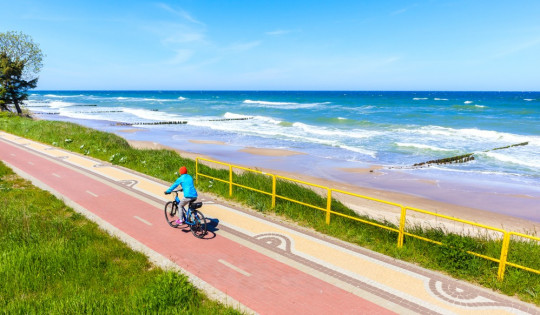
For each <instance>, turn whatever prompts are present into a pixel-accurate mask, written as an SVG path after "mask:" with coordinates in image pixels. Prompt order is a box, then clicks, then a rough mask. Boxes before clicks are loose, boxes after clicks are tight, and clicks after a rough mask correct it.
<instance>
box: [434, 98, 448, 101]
mask: <svg viewBox="0 0 540 315" xmlns="http://www.w3.org/2000/svg"><path fill="white" fill-rule="evenodd" d="M434 100H436V101H448V99H447V98H438V97H436V98H434Z"/></svg>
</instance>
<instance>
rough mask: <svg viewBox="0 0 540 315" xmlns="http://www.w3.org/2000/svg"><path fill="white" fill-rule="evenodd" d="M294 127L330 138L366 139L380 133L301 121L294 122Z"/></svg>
mask: <svg viewBox="0 0 540 315" xmlns="http://www.w3.org/2000/svg"><path fill="white" fill-rule="evenodd" d="M292 125H293V127H296V128H298V129H301V130H302V131H304V132H306V133H308V134H312V135H319V136H326V137H329V138H335V137H341V138H354V139H365V138H369V137H372V136H374V135H378V134H380V132H377V131H370V132H368V131H365V130H339V129H336V128H327V127H319V126H312V125H307V124H304V123H301V122H295V123H293V124H292Z"/></svg>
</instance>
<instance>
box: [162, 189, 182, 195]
mask: <svg viewBox="0 0 540 315" xmlns="http://www.w3.org/2000/svg"><path fill="white" fill-rule="evenodd" d="M179 191H184V190H183V189H182V188H180V189H177V190H173V191H171V192H170V193H175V194H177V195H178V192H179ZM164 193H165V195H168V194H170V193H167V191H165V192H164Z"/></svg>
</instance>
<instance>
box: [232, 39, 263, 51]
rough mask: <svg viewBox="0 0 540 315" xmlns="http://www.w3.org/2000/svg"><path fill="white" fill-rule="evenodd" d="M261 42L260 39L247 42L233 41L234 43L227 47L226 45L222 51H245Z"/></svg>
mask: <svg viewBox="0 0 540 315" xmlns="http://www.w3.org/2000/svg"><path fill="white" fill-rule="evenodd" d="M261 43H262V41H260V40H256V41H251V42H247V43H235V44H232V45H231V46H229V47H226V48H225V49H224V51H232V52H242V51H247V50H251V49H253V48H255V47H257V46H259V45H260V44H261Z"/></svg>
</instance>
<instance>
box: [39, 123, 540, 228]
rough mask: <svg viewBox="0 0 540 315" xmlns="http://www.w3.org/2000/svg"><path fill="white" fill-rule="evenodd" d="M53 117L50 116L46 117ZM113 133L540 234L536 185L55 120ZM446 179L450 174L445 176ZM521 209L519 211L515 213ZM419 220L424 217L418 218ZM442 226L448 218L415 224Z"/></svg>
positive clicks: (381, 214)
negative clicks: (510, 185)
mask: <svg viewBox="0 0 540 315" xmlns="http://www.w3.org/2000/svg"><path fill="white" fill-rule="evenodd" d="M45 118H49V117H45ZM53 120H62V121H70V122H74V123H78V124H81V125H85V126H87V127H90V128H94V129H98V130H102V131H106V132H111V133H114V134H116V135H118V136H121V137H123V138H124V139H126V140H127V141H130V142H131V143H138V144H136V145H138V147H140V148H153V149H157V148H167V149H172V150H176V151H178V152H180V153H181V155H182V156H185V157H188V158H191V159H195V158H196V157H203V158H206V159H210V160H216V161H221V162H224V163H230V164H234V165H239V166H243V167H247V168H252V169H257V170H263V171H265V172H268V173H273V174H277V175H281V176H285V177H292V178H295V179H299V180H302V181H307V182H312V183H315V184H319V185H321V186H327V187H331V188H334V189H342V190H346V191H350V192H352V193H357V194H360V195H364V196H369V197H373V198H378V199H383V200H388V201H392V202H395V203H399V204H402V205H404V206H408V207H414V208H419V209H423V210H427V211H433V212H436V213H440V214H445V215H449V216H453V217H458V218H460V219H465V220H469V221H472V222H478V223H481V224H486V225H489V226H492V227H495V228H501V227H502V228H504V229H509V230H514V231H516V232H526V233H528V234H531V233H532V234H536V233H537V232H536V231H539V230H540V208H539V205H540V193H537V190H538V189H536V190H535V188H534V187H532V188H531V189H530V190H529V191H523V190H521V189H522V188H523V187H522V186H520V187H517V188H516V189H514V188H512V189H508V187H506V186H505V187H502V188H504V189H499V188H500V187H493V186H492V185H491V184H490V183H489V182H474V183H470V180H469V179H468V178H458V181H452V180H451V179H449V178H447V177H445V176H440V177H439V176H431V177H430V176H422V175H423V173H422V170H414V172H412V171H410V170H406V169H405V170H403V169H388V168H386V167H384V166H381V165H372V164H370V163H362V162H358V161H354V162H348V161H343V160H334V159H329V158H321V157H317V156H312V155H310V154H305V153H304V154H298V153H303V152H300V151H298V150H296V149H295V148H284V147H279V148H257V147H253V146H250V144H249V143H245V144H244V145H234V144H231V143H229V142H227V141H223V140H222V139H219V138H216V137H215V136H214V135H213V134H212V133H205V134H193V133H189V132H182V131H177V130H163V129H157V128H143V127H136V126H124V127H122V126H116V125H115V124H114V123H112V122H111V121H100V120H89V119H74V118H68V117H58V116H57V117H54V119H53ZM444 175H446V174H444ZM348 204H349V205H350V206H351V208H355V206H356V207H357V208H356V209H354V210H356V211H357V212H358V213H364V212H365V213H367V214H368V215H370V216H371V217H373V218H382V219H386V220H388V221H390V222H392V223H396V222H397V219H396V218H397V217H398V216H397V215H396V213H397V211H395V210H380V211H375V212H374V211H373V210H371V209H370V207H366V206H357V205H355V204H354V202H351V203H348ZM516 209H517V210H518V211H516ZM409 217H410V218H412V217H413V216H412V215H411V216H408V218H409ZM415 217H417V218H422V217H424V216H422V215H418V214H416V215H415ZM413 221H414V223H417V222H428V224H430V225H435V226H436V225H437V224H438V222H440V221H445V220H438V219H437V220H434V219H431V220H428V221H423V219H418V220H416V219H415V220H413Z"/></svg>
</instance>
